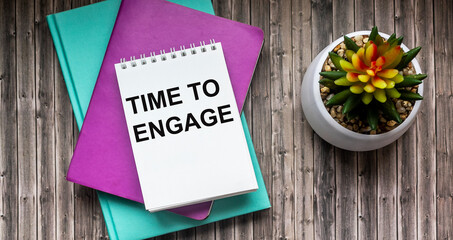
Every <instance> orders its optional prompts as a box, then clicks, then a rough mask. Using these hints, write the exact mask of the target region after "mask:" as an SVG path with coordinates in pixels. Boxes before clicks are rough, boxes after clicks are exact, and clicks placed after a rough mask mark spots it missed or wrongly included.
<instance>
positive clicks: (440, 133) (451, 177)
mask: <svg viewBox="0 0 453 240" xmlns="http://www.w3.org/2000/svg"><path fill="white" fill-rule="evenodd" d="M452 11H453V3H452V1H448V0H439V1H434V21H433V22H434V54H435V58H434V59H435V60H434V62H435V69H436V73H435V81H436V83H435V86H436V104H435V106H436V150H437V153H436V158H437V196H436V197H437V238H438V239H451V238H452V237H453V227H452V226H453V194H452V193H453V155H452V154H451V153H452V151H453V111H451V106H453V97H452V96H453V85H452V83H451V80H450V78H451V75H452V74H453V71H452V70H451V63H452V62H453V57H452V54H451V53H452V51H453V43H452V42H451V41H448V40H446V39H452V38H453V33H452V32H451V29H453V19H452V14H451V13H452Z"/></svg>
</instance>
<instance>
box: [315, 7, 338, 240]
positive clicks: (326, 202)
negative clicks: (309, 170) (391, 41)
mask: <svg viewBox="0 0 453 240" xmlns="http://www.w3.org/2000/svg"><path fill="white" fill-rule="evenodd" d="M311 11H312V26H311V29H312V30H311V31H312V44H311V45H312V48H311V52H312V59H313V58H315V57H316V55H317V54H318V53H319V52H320V51H321V50H323V49H324V48H325V47H326V46H327V45H329V44H330V43H331V42H332V40H333V39H332V29H333V25H332V22H333V11H332V1H330V0H329V1H322V0H316V1H312V5H311ZM313 151H314V166H313V186H314V190H313V194H314V196H313V210H314V213H313V214H314V227H315V238H316V239H335V151H334V147H333V146H332V145H330V144H329V143H327V142H326V141H324V140H322V139H321V138H320V137H319V136H318V135H317V134H315V135H314V146H313Z"/></svg>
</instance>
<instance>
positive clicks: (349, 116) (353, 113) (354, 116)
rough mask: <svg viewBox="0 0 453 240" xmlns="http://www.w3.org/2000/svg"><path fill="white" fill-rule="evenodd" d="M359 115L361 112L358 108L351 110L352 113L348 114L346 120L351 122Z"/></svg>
mask: <svg viewBox="0 0 453 240" xmlns="http://www.w3.org/2000/svg"><path fill="white" fill-rule="evenodd" d="M359 113H360V111H359V110H358V109H357V108H355V109H353V110H351V111H350V112H348V113H346V118H347V119H348V121H351V120H352V119H354V118H356V117H357V116H359Z"/></svg>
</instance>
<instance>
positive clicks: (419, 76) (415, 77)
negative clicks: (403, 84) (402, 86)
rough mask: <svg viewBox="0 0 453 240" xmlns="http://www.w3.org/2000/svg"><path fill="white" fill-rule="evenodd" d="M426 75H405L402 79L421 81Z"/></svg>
mask: <svg viewBox="0 0 453 240" xmlns="http://www.w3.org/2000/svg"><path fill="white" fill-rule="evenodd" d="M427 76H428V75H426V74H415V75H407V76H405V77H404V78H414V79H417V80H423V79H425V78H426V77H427Z"/></svg>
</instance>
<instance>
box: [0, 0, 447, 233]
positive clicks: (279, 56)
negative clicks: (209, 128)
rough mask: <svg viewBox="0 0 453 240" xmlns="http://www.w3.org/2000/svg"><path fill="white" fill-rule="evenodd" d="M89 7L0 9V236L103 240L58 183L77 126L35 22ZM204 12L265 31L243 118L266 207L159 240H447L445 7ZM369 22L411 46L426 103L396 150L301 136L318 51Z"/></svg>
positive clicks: (40, 3)
mask: <svg viewBox="0 0 453 240" xmlns="http://www.w3.org/2000/svg"><path fill="white" fill-rule="evenodd" d="M89 3H90V2H89V1H76V0H73V1H71V0H64V1H63V0H36V1H29V0H16V1H14V0H12V1H8V0H1V1H0V88H1V92H0V97H1V102H0V192H1V194H0V239H5V240H6V239H16V238H18V239H28V238H39V239H53V238H56V239H71V238H76V239H81V238H87V239H100V238H108V235H107V231H106V229H105V225H104V220H103V217H102V212H101V209H100V206H99V203H98V200H97V197H96V194H95V191H94V190H91V189H88V188H85V187H82V186H79V185H74V184H72V183H69V182H67V181H66V180H65V173H66V170H67V168H68V164H69V161H70V159H71V156H72V152H73V148H74V145H75V143H76V141H77V136H78V130H77V127H76V124H75V121H74V120H73V114H72V109H71V104H70V102H69V98H68V95H67V92H66V87H65V85H64V82H63V78H62V75H61V71H60V66H59V64H58V60H57V57H56V54H55V51H54V47H53V43H52V39H51V37H50V33H49V30H48V26H47V23H46V21H45V16H46V15H48V14H50V13H54V12H59V11H62V10H66V9H71V8H75V7H78V6H83V5H86V4H89ZM214 7H215V10H216V13H217V15H219V16H223V17H226V18H231V19H234V20H237V21H240V22H245V23H250V24H252V25H255V26H259V27H261V28H262V29H263V30H264V33H265V43H264V47H263V51H262V55H261V57H260V60H259V62H258V66H257V69H256V72H255V75H254V79H253V84H252V87H251V89H250V92H249V97H248V100H247V101H246V105H245V113H246V116H247V120H248V122H249V127H250V129H251V133H252V136H253V142H254V145H255V149H256V152H257V155H258V159H259V161H260V164H261V170H262V172H263V174H264V178H265V181H266V186H267V190H268V193H269V196H270V198H271V201H272V206H273V207H272V208H271V209H270V210H265V211H261V212H258V213H254V214H248V215H245V216H241V217H237V218H234V219H230V220H225V221H221V222H218V223H215V224H209V225H207V226H203V227H199V228H195V229H189V230H186V231H182V232H178V233H174V234H170V235H167V236H164V237H163V238H167V239H174V238H178V239H195V238H197V239H214V238H217V239H233V238H235V239H252V238H256V239H295V238H297V239H313V238H315V239H334V238H336V239H357V238H358V239H375V238H379V239H396V238H398V239H416V238H420V239H421V238H427V239H435V238H436V237H437V238H439V239H452V238H453V152H452V151H453V111H452V107H453V83H452V76H453V70H452V67H451V63H452V62H453V17H452V16H453V3H452V1H450V0H438V1H435V2H434V3H433V2H432V1H429V0H426V1H425V0H409V1H402V0H395V1H386V0H374V3H373V1H371V3H368V1H367V2H365V1H363V2H362V1H355V2H354V1H353V0H342V1H338V2H337V1H335V2H331V1H322V0H301V1H295V0H294V1H289V0H281V1H275V0H274V1H270V2H266V1H264V0H263V1H254V0H242V1H241V0H223V1H220V0H219V1H214ZM373 25H378V27H379V29H380V30H381V31H383V32H387V33H392V32H396V33H397V34H398V35H404V37H405V39H404V41H405V43H406V45H408V46H409V47H410V48H412V47H415V46H423V50H422V51H421V53H420V54H419V55H418V57H417V58H418V60H419V62H420V63H421V66H422V69H423V71H424V72H426V73H427V74H428V76H429V77H428V78H427V79H426V80H424V81H425V90H424V98H425V99H424V101H423V104H422V108H421V111H420V113H419V114H418V118H417V121H416V123H415V124H414V125H413V126H412V127H411V128H410V129H409V131H408V132H407V133H406V134H405V135H404V136H403V137H401V138H400V139H399V140H398V141H397V142H395V143H393V144H391V145H389V146H387V147H385V148H383V149H379V150H377V151H371V152H363V153H357V152H347V151H343V150H341V149H337V148H335V147H332V146H331V145H330V144H328V143H326V142H325V141H323V140H322V139H320V138H319V137H318V136H317V135H316V134H315V133H313V131H312V129H311V128H310V126H309V124H308V123H307V121H305V118H304V115H303V113H302V109H301V103H300V86H301V82H302V77H303V75H304V72H305V70H306V68H307V66H308V65H309V64H310V62H311V60H312V58H313V57H315V56H316V54H317V53H318V52H319V51H320V50H321V49H323V48H324V47H325V46H326V45H327V44H329V43H330V42H331V41H332V40H334V39H336V38H338V37H340V36H342V35H343V34H345V33H348V32H352V31H354V30H366V29H371V27H372V26H373ZM246 47H247V46H244V48H246Z"/></svg>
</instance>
